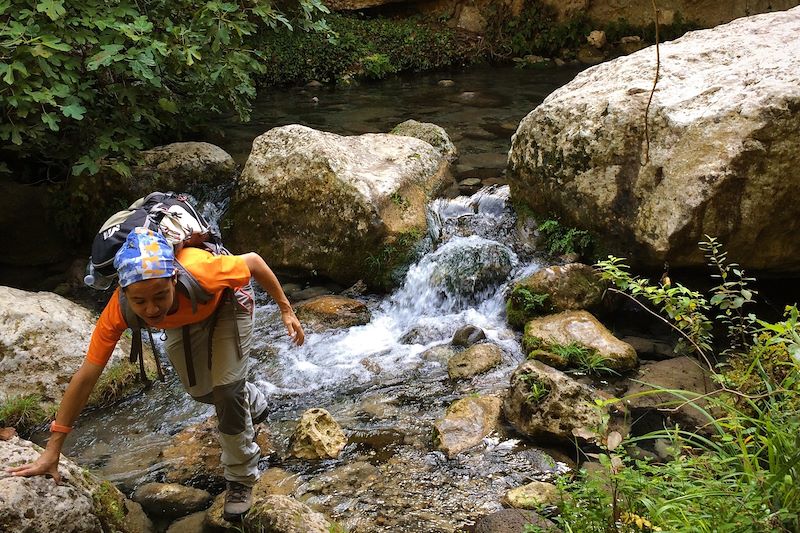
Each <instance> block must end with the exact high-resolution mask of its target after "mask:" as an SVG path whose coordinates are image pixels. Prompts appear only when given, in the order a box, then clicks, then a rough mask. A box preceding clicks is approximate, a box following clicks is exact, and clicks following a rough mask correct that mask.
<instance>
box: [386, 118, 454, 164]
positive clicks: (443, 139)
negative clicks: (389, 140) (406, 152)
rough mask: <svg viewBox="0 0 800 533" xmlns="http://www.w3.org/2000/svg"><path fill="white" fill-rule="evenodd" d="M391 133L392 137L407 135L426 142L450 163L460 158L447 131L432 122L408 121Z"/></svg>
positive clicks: (393, 129)
mask: <svg viewBox="0 0 800 533" xmlns="http://www.w3.org/2000/svg"><path fill="white" fill-rule="evenodd" d="M389 133H390V134H391V135H405V136H407V137H414V138H416V139H420V140H422V141H425V142H426V143H428V144H430V145H431V146H433V147H434V148H436V150H437V151H438V152H439V153H440V154H442V156H443V157H445V158H447V159H448V160H449V161H455V160H456V159H457V158H458V149H456V146H455V145H454V144H453V141H451V140H450V137H448V135H447V132H446V131H445V129H444V128H443V127H441V126H437V125H436V124H433V123H431V122H417V121H416V120H406V121H405V122H401V123H400V124H398V125H397V126H395V127H394V128H392V131H390V132H389Z"/></svg>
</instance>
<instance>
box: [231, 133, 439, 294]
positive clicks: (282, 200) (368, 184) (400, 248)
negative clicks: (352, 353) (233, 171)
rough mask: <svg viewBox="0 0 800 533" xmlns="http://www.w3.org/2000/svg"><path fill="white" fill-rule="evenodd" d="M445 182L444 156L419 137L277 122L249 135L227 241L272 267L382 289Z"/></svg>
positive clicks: (412, 245) (418, 233)
mask: <svg viewBox="0 0 800 533" xmlns="http://www.w3.org/2000/svg"><path fill="white" fill-rule="evenodd" d="M451 181H452V177H451V176H450V174H449V162H448V161H447V160H446V159H445V158H444V157H442V155H441V154H440V153H439V152H438V151H437V150H436V149H435V148H433V147H432V146H431V145H430V144H428V143H427V142H424V141H421V140H419V139H414V138H411V137H405V136H399V135H389V134H372V133H370V134H365V135H359V136H352V137H343V136H340V135H335V134H333V133H326V132H322V131H316V130H313V129H311V128H307V127H305V126H300V125H297V124H294V125H288V126H282V127H279V128H273V129H271V130H270V131H268V132H267V133H265V134H263V135H261V136H259V137H257V138H256V139H255V141H254V142H253V150H252V152H251V154H250V157H249V158H248V160H247V163H246V165H245V168H244V170H243V172H242V176H241V178H240V179H239V182H238V188H237V190H236V191H235V192H234V195H233V198H232V200H231V210H230V212H231V213H233V228H232V230H231V232H230V237H229V238H227V237H226V243H227V242H230V246H231V247H232V248H235V247H240V248H243V249H244V248H247V249H255V250H256V251H258V252H259V253H261V255H262V256H263V257H264V258H265V259H266V260H267V262H268V263H269V264H270V265H271V266H272V267H273V268H275V267H280V268H286V269H293V270H300V271H316V272H317V273H319V274H320V275H324V276H326V277H328V278H331V279H333V280H335V281H336V282H338V283H342V284H346V285H349V284H352V283H354V282H356V281H357V280H359V279H362V280H364V282H365V283H367V285H369V286H371V287H378V288H388V286H389V285H391V283H393V282H394V280H393V279H391V274H392V273H393V272H394V271H395V270H396V269H397V268H399V267H401V266H404V265H406V264H407V263H408V261H410V260H411V255H412V253H413V251H414V249H415V247H416V245H417V244H418V242H419V240H420V239H421V238H422V237H423V235H424V234H425V232H426V231H427V220H426V218H425V208H426V205H427V203H428V200H429V199H430V198H432V197H433V196H435V195H436V194H437V193H438V192H439V191H440V190H442V189H444V188H445V187H446V186H447V185H448V184H449V183H450V182H451Z"/></svg>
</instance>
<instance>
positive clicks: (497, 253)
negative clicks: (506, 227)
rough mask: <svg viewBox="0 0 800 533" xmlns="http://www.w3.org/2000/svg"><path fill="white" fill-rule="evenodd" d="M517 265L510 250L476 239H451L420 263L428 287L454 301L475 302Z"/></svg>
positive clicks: (503, 246)
mask: <svg viewBox="0 0 800 533" xmlns="http://www.w3.org/2000/svg"><path fill="white" fill-rule="evenodd" d="M516 264H517V256H516V254H514V252H513V251H512V250H511V248H509V247H508V246H506V245H504V244H501V243H499V242H497V241H492V240H489V239H484V238H482V237H478V236H477V235H472V236H470V237H465V238H457V239H451V240H449V241H448V242H446V243H445V244H444V245H442V246H441V247H440V248H439V249H438V250H436V251H435V252H433V253H432V254H429V255H427V256H426V257H425V258H423V259H422V261H420V263H419V270H427V269H428V268H430V277H429V279H430V281H429V285H430V286H431V287H432V288H435V289H437V292H439V293H441V294H445V295H447V296H448V297H449V298H450V299H452V300H454V301H455V300H471V301H474V300H475V299H476V298H478V297H479V296H480V295H481V293H484V292H486V291H489V290H493V289H494V288H495V287H497V285H499V284H500V283H501V282H503V281H505V280H506V279H507V278H508V276H509V274H510V273H511V271H512V270H513V268H514V267H515V266H516Z"/></svg>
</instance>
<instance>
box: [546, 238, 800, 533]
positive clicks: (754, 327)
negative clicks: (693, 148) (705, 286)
mask: <svg viewBox="0 0 800 533" xmlns="http://www.w3.org/2000/svg"><path fill="white" fill-rule="evenodd" d="M702 247H703V249H704V250H705V251H706V254H707V257H708V259H709V264H710V265H711V266H712V267H713V268H714V269H715V271H716V272H717V274H716V275H717V276H718V278H717V279H721V280H722V283H721V284H720V285H717V286H716V287H714V288H713V289H712V294H711V297H710V298H709V299H708V300H706V298H704V297H703V296H702V295H700V294H699V293H696V292H693V291H690V290H688V289H685V288H684V289H683V290H679V291H676V292H670V289H669V288H667V287H665V286H664V285H661V286H659V285H656V284H652V283H649V282H647V280H642V279H640V278H633V277H631V276H630V275H629V274H627V272H624V270H623V271H620V270H619V269H618V267H619V262H618V261H617V260H612V261H611V262H604V264H601V265H600V268H601V269H604V270H605V273H606V275H607V276H608V279H610V280H611V281H612V282H614V283H616V284H617V287H618V290H619V291H624V292H625V293H626V294H629V295H630V296H631V297H632V298H640V297H644V299H645V300H646V303H645V302H642V303H643V305H653V306H655V307H656V309H657V310H658V311H660V312H661V313H663V315H664V320H666V321H667V322H668V323H670V324H671V325H672V326H673V327H675V328H676V330H678V331H680V332H681V333H682V334H683V335H685V336H687V337H692V336H693V337H694V341H693V343H692V344H693V346H694V348H695V350H696V352H697V353H698V354H699V355H705V356H706V357H710V356H713V355H715V354H714V353H713V352H712V350H713V348H712V347H713V346H714V345H715V343H714V341H713V339H712V337H711V331H712V328H711V327H705V325H703V326H701V327H699V328H695V325H696V324H701V323H702V324H704V323H708V324H709V325H710V324H711V323H712V321H711V320H710V319H708V318H706V317H705V312H707V311H710V310H711V309H714V308H716V309H717V310H719V311H720V314H718V315H717V317H716V320H717V321H718V324H719V325H721V326H724V327H723V328H722V329H723V330H724V331H725V332H726V341H727V344H728V345H727V346H726V347H725V348H724V349H722V350H720V354H722V353H724V354H725V355H726V356H727V357H725V358H724V360H723V364H722V366H720V367H718V368H717V369H716V372H715V374H714V377H715V379H716V380H717V381H718V382H719V383H720V385H721V387H720V388H719V389H718V390H717V391H716V393H713V394H703V395H700V394H696V393H689V392H687V391H677V390H673V391H666V390H656V391H653V392H652V393H653V394H664V393H671V394H673V395H674V396H675V397H676V398H679V399H680V400H681V401H682V402H683V403H686V404H687V405H688V406H690V407H692V408H694V409H698V410H700V411H701V412H702V413H703V414H704V415H705V418H706V419H707V420H708V421H709V425H708V427H707V428H705V431H704V432H703V433H698V432H692V431H687V430H684V429H681V428H677V427H676V428H673V429H670V428H666V429H664V430H662V431H656V432H652V433H648V434H646V435H642V436H638V437H632V438H629V439H628V441H627V442H621V441H622V438H621V436H620V435H619V434H616V436H613V435H612V434H613V432H612V433H608V434H607V436H606V441H605V443H606V445H605V448H606V449H605V450H604V451H603V453H602V454H600V455H599V459H600V462H601V464H602V465H603V471H602V475H599V476H598V475H593V476H587V475H585V474H583V475H581V476H580V477H579V478H577V479H575V480H568V479H564V480H562V481H561V487H562V490H563V491H564V492H566V493H567V494H568V496H566V497H564V498H563V501H562V504H561V514H560V515H559V516H558V517H556V518H555V520H556V521H557V522H558V523H559V524H560V525H561V527H562V528H563V529H564V530H565V531H568V532H570V531H583V532H608V531H616V532H634V531H698V532H719V533H728V532H730V533H733V532H773V531H787V532H788V531H800V515H799V514H798V513H799V512H800V484H798V479H800V364H799V363H800V311H798V309H797V307H796V306H794V305H792V306H789V307H787V309H786V315H785V317H784V320H782V321H778V322H768V321H764V320H759V319H757V318H756V317H748V318H743V319H742V320H738V319H737V318H736V315H737V310H741V307H742V306H744V305H745V304H746V303H748V302H749V301H750V299H751V297H752V295H753V293H754V292H753V291H751V290H750V289H749V288H748V287H747V282H748V281H749V279H750V278H745V277H744V275H743V273H742V272H741V270H740V269H738V268H736V267H735V266H734V265H732V264H729V263H727V261H726V256H725V254H724V252H722V249H721V246H719V245H718V243H716V241H715V240H713V239H710V238H707V240H706V241H705V242H704V243H702ZM737 270H738V271H739V272H738V273H737V272H736V271H737ZM727 311H731V313H728V312H727ZM683 313H687V314H688V315H690V316H691V317H692V319H693V320H694V321H696V324H694V325H693V324H692V321H689V322H686V321H684V315H683ZM741 316H742V317H745V316H746V315H744V314H742V315H741ZM731 332H733V336H731ZM742 338H743V339H744V342H743V343H741V344H738V343H739V340H740V339H742ZM612 401H618V400H616V399H615V400H612ZM709 435H710V436H709ZM612 437H613V438H612ZM656 439H663V440H667V441H668V442H669V444H670V447H671V449H672V450H674V457H673V458H672V459H670V460H667V461H664V462H662V463H657V462H654V461H646V460H641V459H635V458H633V457H631V456H630V455H629V454H628V453H627V452H626V450H627V449H628V445H648V443H652V442H653V441H655V440H656ZM620 444H623V445H622V446H620Z"/></svg>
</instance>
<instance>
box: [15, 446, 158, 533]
mask: <svg viewBox="0 0 800 533" xmlns="http://www.w3.org/2000/svg"><path fill="white" fill-rule="evenodd" d="M41 451H42V449H41V448H40V447H39V446H36V445H35V444H33V443H32V442H29V441H26V440H24V439H21V438H19V437H12V438H10V439H9V440H7V441H0V465H3V468H2V469H0V531H9V532H11V531H25V532H27V533H51V532H53V531H59V532H61V531H63V532H64V533H97V532H98V531H117V532H121V533H150V532H151V531H153V526H152V523H151V522H150V520H149V519H148V518H147V517H146V516H145V515H144V513H142V509H141V507H140V506H139V504H137V503H134V502H131V501H129V500H127V499H126V498H125V497H124V496H123V494H122V493H121V492H120V491H118V490H117V489H116V488H115V487H114V486H113V485H111V484H110V483H109V482H108V481H102V480H100V479H98V478H96V477H95V476H93V475H92V474H90V473H89V472H87V471H86V470H84V469H83V468H81V467H80V466H78V465H77V464H75V463H74V462H72V461H71V460H69V459H67V458H66V457H64V456H63V455H62V456H61V459H60V461H59V464H58V471H59V473H60V474H61V484H60V485H56V483H55V482H54V481H53V480H52V479H50V478H46V477H44V476H36V477H28V478H25V477H15V476H12V475H11V474H8V473H6V472H5V467H8V466H17V465H22V464H26V463H30V462H33V461H35V460H36V459H37V458H38V457H39V453H40V452H41Z"/></svg>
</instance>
